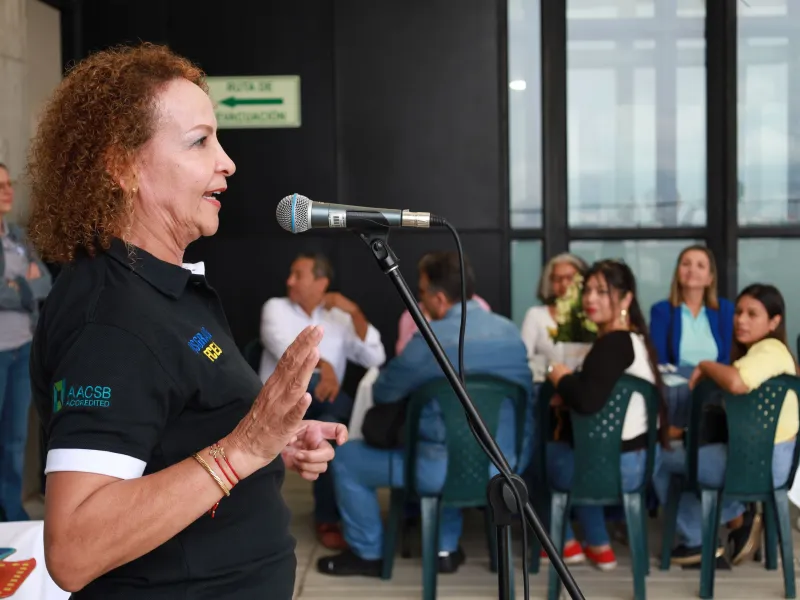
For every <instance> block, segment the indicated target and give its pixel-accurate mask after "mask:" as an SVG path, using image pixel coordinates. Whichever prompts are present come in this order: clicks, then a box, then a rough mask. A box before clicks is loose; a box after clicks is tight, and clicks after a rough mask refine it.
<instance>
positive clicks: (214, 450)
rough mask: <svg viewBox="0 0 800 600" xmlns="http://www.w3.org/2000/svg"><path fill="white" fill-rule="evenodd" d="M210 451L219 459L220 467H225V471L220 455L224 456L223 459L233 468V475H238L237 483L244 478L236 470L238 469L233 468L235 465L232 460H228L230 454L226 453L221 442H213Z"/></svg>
mask: <svg viewBox="0 0 800 600" xmlns="http://www.w3.org/2000/svg"><path fill="white" fill-rule="evenodd" d="M210 453H211V456H213V457H214V460H216V461H217V464H219V466H220V469H223V472H224V471H225V470H224V468H223V466H222V464H221V463H220V462H219V457H220V456H221V457H222V460H224V461H225V464H226V465H227V466H228V468H229V469H230V470H231V473H233V476H234V477H236V483H239V482H240V481H241V480H242V478H241V477H239V474H238V473H237V472H236V469H234V468H233V465H232V464H231V461H229V460H228V456H227V455H226V454H225V448H223V447H222V446H220V445H219V443H216V444H212V445H211V449H210ZM226 476H227V475H226Z"/></svg>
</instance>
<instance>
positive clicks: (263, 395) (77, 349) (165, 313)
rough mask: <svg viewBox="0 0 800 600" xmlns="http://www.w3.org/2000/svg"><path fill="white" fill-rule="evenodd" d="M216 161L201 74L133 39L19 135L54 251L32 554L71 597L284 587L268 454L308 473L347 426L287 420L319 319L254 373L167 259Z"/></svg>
mask: <svg viewBox="0 0 800 600" xmlns="http://www.w3.org/2000/svg"><path fill="white" fill-rule="evenodd" d="M234 170H235V166H234V164H233V162H232V161H231V159H230V158H229V157H228V156H227V155H226V154H225V152H224V151H223V149H222V147H221V146H220V144H219V141H218V140H217V137H216V120H215V117H214V109H213V106H212V103H211V100H210V99H209V97H208V95H207V89H206V87H205V84H204V79H203V73H202V72H201V71H200V70H199V69H198V68H196V67H195V66H194V65H192V64H191V63H189V62H188V61H187V60H185V59H183V58H181V57H178V56H176V55H175V54H173V53H171V52H170V51H169V50H167V49H166V48H163V47H159V46H153V45H149V44H145V45H141V46H138V47H135V48H117V49H113V50H108V51H104V52H100V53H97V54H94V55H93V56H91V57H89V58H88V59H86V60H85V61H83V62H82V63H81V64H79V65H78V66H77V67H75V68H74V69H73V70H72V71H71V72H70V73H69V74H68V76H67V77H66V78H65V79H64V81H63V82H62V83H61V85H60V87H59V88H58V90H57V91H56V92H55V95H54V96H53V98H52V100H51V101H50V103H49V105H48V107H47V108H46V111H45V113H44V115H43V118H42V121H41V123H40V126H39V130H38V133H37V135H36V138H35V139H34V141H33V144H32V148H31V160H30V166H29V175H30V179H31V185H32V203H33V210H32V216H31V227H30V237H31V239H32V241H33V243H34V244H35V245H36V247H37V248H38V250H39V251H40V252H41V254H42V256H43V258H45V259H46V260H49V261H52V262H56V263H60V264H62V265H63V269H62V272H61V274H60V276H59V278H58V279H57V281H56V283H55V285H54V286H53V290H52V292H51V294H50V296H49V298H48V300H47V302H46V305H45V307H44V310H43V311H42V316H41V318H40V320H39V323H38V328H37V331H36V334H35V336H34V341H33V348H32V354H31V379H32V384H33V389H34V398H35V402H36V406H37V409H38V411H39V415H40V418H41V420H42V423H43V426H44V431H45V436H44V437H45V441H46V444H47V463H46V468H45V473H46V474H47V491H46V500H45V556H46V561H47V568H48V570H49V572H50V574H51V576H52V577H53V579H54V580H55V581H56V583H58V584H59V585H60V586H61V587H62V588H64V589H66V590H68V591H71V592H73V596H72V597H73V598H75V599H76V600H77V599H80V600H84V599H100V598H102V599H104V600H121V599H129V598H130V599H133V598H136V599H143V598H147V599H148V600H160V599H170V600H173V599H175V598H183V599H187V600H189V599H196V598H215V599H217V600H223V599H226V598H230V599H233V598H236V599H237V600H246V599H253V600H255V599H256V598H258V599H262V598H265V597H270V598H280V599H285V600H289V599H290V598H291V597H292V591H293V586H294V576H295V557H294V540H293V539H292V537H291V535H290V534H289V529H288V518H289V513H288V509H287V507H286V505H285V504H284V502H283V499H282V497H281V485H282V482H283V478H284V467H285V466H286V467H290V468H294V469H296V470H298V471H299V472H300V473H301V474H302V475H303V476H304V477H305V478H306V479H310V480H313V479H315V478H316V477H317V476H318V474H319V473H320V472H322V471H324V470H325V469H326V468H327V463H328V461H330V460H331V459H332V458H333V454H334V453H333V448H332V446H331V445H330V444H329V443H328V442H327V441H325V440H326V439H335V440H336V441H337V442H338V443H340V444H341V443H344V441H345V440H346V437H347V431H346V429H345V427H344V426H342V425H338V424H334V423H317V422H309V421H303V420H302V419H303V415H304V414H305V412H306V408H307V407H308V405H309V403H310V401H311V398H310V396H309V395H308V394H307V393H306V392H305V390H306V388H307V386H308V382H309V379H310V378H311V375H312V373H313V370H314V366H315V365H316V363H317V361H318V359H319V354H318V350H317V345H318V343H319V341H320V339H321V338H322V331H320V330H319V329H318V328H314V327H310V328H308V329H306V330H305V331H303V332H302V333H301V334H300V335H299V336H298V337H297V339H296V340H295V342H294V343H293V344H292V345H291V346H290V347H289V349H288V350H287V351H286V353H285V354H284V356H283V357H282V359H281V361H280V363H279V365H278V368H277V369H276V371H275V373H274V375H273V376H272V377H270V379H269V380H268V381H267V382H266V384H264V386H263V387H262V385H261V382H260V380H259V378H258V376H257V375H256V374H255V372H253V371H252V369H250V367H249V366H248V365H247V363H246V362H245V360H244V358H243V357H242V356H241V354H240V353H239V352H238V350H237V349H236V345H235V344H234V341H233V338H232V335H231V332H230V329H229V327H228V324H227V321H226V318H225V315H224V313H223V310H222V305H221V303H220V301H219V298H218V297H217V294H216V292H215V291H214V290H213V289H212V288H211V287H210V286H209V284H208V283H207V281H206V279H205V276H204V274H203V272H202V268H199V266H198V265H184V264H183V254H184V250H185V249H186V247H187V246H188V245H189V244H190V243H191V242H193V241H194V240H196V239H197V238H199V237H200V236H209V235H213V234H214V233H215V232H216V231H217V227H218V224H219V216H218V215H219V211H220V207H221V203H224V195H223V196H222V197H220V194H221V193H222V192H224V191H225V188H226V179H227V178H228V177H230V176H231V175H233V173H234Z"/></svg>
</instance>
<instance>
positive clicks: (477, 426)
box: [356, 228, 585, 600]
mask: <svg viewBox="0 0 800 600" xmlns="http://www.w3.org/2000/svg"><path fill="white" fill-rule="evenodd" d="M356 233H357V234H358V236H359V237H360V238H361V240H362V241H363V242H364V243H365V244H366V245H367V246H368V247H369V249H370V251H371V252H372V254H373V256H375V258H376V259H377V261H378V265H379V266H380V268H381V271H383V273H384V274H385V275H387V276H388V277H389V279H391V281H392V283H393V284H394V285H395V287H396V288H397V291H398V292H399V293H400V297H401V298H402V299H403V302H404V303H405V305H406V308H408V311H409V313H410V314H411V317H412V318H413V319H414V322H415V323H416V324H417V327H418V328H419V331H420V333H421V334H422V337H424V338H425V341H426V342H427V343H428V346H429V347H430V349H431V352H433V356H434V357H435V358H436V362H438V363H439V366H440V367H441V369H442V371H443V372H444V374H445V376H446V377H447V380H448V381H449V382H450V386H451V387H452V388H453V391H454V392H455V393H456V395H457V396H458V399H459V400H460V401H461V404H462V405H463V406H464V410H465V411H466V413H467V415H468V416H469V418H470V419H471V420H472V423H473V425H474V430H475V433H476V435H478V437H480V439H481V441H483V443H484V445H485V446H486V447H487V448H489V449H490V450H491V451H492V452H493V453H494V454H495V456H497V458H498V461H499V462H500V464H499V465H495V466H497V467H498V470H499V471H500V472H501V473H504V474H507V475H508V476H509V477H514V475H513V474H512V473H511V469H510V467H509V465H508V461H507V460H506V459H505V457H504V456H503V453H502V452H501V451H500V449H499V448H498V446H497V442H495V440H494V438H493V437H492V435H491V434H490V433H489V431H488V430H487V429H486V424H485V423H484V422H483V419H482V418H481V416H480V413H478V411H477V409H476V408H475V405H474V404H473V403H472V400H471V399H470V397H469V395H468V394H467V391H466V390H465V389H464V386H463V385H462V383H461V379H460V378H459V377H458V374H457V373H456V372H455V369H453V365H452V364H451V363H450V360H449V359H448V358H447V355H446V354H445V352H444V349H443V348H442V346H441V344H440V343H439V340H438V339H436V336H435V335H434V333H433V331H432V330H431V328H430V325H428V321H427V320H426V319H425V317H424V316H423V315H422V312H421V311H420V309H419V305H418V304H417V300H416V298H414V295H413V294H412V293H411V290H410V289H409V287H408V283H406V280H405V279H404V278H403V275H402V273H400V265H399V263H398V259H397V256H396V255H395V253H394V252H393V251H392V249H391V248H390V247H389V230H388V229H383V228H375V229H370V230H362V231H357V232H356ZM490 458H491V457H490ZM514 481H515V483H516V484H517V485H521V486H522V487H523V488H524V482H522V480H521V479H520V478H518V477H515V478H514ZM503 496H504V497H505V496H511V502H512V506H511V507H508V508H509V510H511V512H516V508H515V507H514V501H513V495H512V494H511V493H510V490H509V493H507V494H506V493H504V494H503ZM526 496H527V494H525V495H523V499H524V500H525V506H524V511H523V512H524V515H525V520H526V521H527V522H528V524H529V525H530V526H531V528H532V529H533V531H534V533H535V534H536V537H537V538H539V541H540V542H541V544H542V547H543V548H544V550H545V552H547V555H548V556H549V557H550V561H551V563H552V565H553V566H554V567H555V569H556V572H557V573H558V576H559V577H560V578H561V581H562V582H563V583H564V587H565V588H566V590H567V592H568V593H569V595H570V597H571V598H572V600H585V599H584V596H583V593H582V592H581V590H580V588H578V584H577V583H576V582H575V579H574V578H573V577H572V573H570V572H569V569H567V566H566V565H565V564H564V560H563V559H562V558H561V555H560V553H559V552H558V551H557V550H556V548H555V546H554V545H553V542H552V540H551V539H550V537H549V536H548V535H547V533H546V532H545V531H544V527H543V526H542V522H541V521H540V520H539V517H538V515H537V514H536V512H535V511H534V510H533V507H532V506H531V503H530V502H529V501H527V499H526Z"/></svg>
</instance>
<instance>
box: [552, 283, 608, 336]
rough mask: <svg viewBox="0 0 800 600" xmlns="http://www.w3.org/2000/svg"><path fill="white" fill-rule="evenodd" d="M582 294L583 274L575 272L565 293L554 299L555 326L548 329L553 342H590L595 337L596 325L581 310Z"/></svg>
mask: <svg viewBox="0 0 800 600" xmlns="http://www.w3.org/2000/svg"><path fill="white" fill-rule="evenodd" d="M582 294H583V276H582V275H581V274H580V273H576V274H575V277H573V279H572V283H571V284H570V285H569V287H568V288H567V293H566V294H564V295H563V296H562V297H561V298H558V299H556V305H555V307H556V315H555V321H556V324H557V327H555V328H553V329H549V330H548V333H549V334H550V338H551V339H552V340H553V341H554V342H582V343H591V342H594V340H595V339H596V338H597V325H595V324H594V323H593V322H592V321H590V320H589V318H588V317H587V316H586V314H585V313H584V312H583V304H582V302H581V296H582Z"/></svg>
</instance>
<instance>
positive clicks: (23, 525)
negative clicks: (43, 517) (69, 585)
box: [0, 521, 70, 600]
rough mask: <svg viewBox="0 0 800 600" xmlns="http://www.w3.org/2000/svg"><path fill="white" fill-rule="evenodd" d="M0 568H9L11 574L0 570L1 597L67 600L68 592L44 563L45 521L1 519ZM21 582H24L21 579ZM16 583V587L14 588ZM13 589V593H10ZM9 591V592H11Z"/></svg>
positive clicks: (29, 599)
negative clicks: (11, 551) (58, 583)
mask: <svg viewBox="0 0 800 600" xmlns="http://www.w3.org/2000/svg"><path fill="white" fill-rule="evenodd" d="M9 549H13V550H14V552H13V553H11V554H9V555H8V556H5V557H4V558H3V559H2V560H0V571H3V572H6V570H7V569H8V570H9V571H10V572H11V575H12V577H9V576H8V575H5V576H3V575H2V574H0V583H6V582H7V581H8V580H9V579H13V580H14V581H13V583H12V584H11V585H10V586H9V585H8V584H6V585H0V598H11V599H12V600H67V599H68V598H69V596H70V595H69V592H65V591H64V590H62V589H61V588H59V587H58V586H57V585H56V584H55V583H54V582H53V580H52V579H51V578H50V574H49V573H48V572H47V568H46V567H45V563H44V521H15V522H10V523H0V556H3V555H5V554H7V553H8V550H9ZM20 582H21V583H20ZM14 587H16V590H14V589H13V588H14ZM11 592H13V593H11ZM9 593H10V595H8V594H9Z"/></svg>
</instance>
